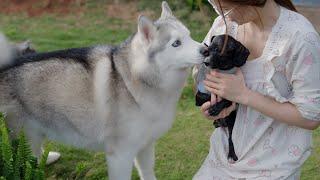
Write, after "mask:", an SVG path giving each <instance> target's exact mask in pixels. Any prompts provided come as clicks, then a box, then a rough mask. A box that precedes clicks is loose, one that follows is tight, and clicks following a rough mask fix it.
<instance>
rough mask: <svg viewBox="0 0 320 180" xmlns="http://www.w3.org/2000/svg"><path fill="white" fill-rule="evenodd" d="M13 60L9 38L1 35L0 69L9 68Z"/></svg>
mask: <svg viewBox="0 0 320 180" xmlns="http://www.w3.org/2000/svg"><path fill="white" fill-rule="evenodd" d="M12 58H13V50H12V46H11V44H10V43H9V42H8V40H7V38H6V37H5V36H4V35H3V34H1V33H0V69H2V68H4V67H6V66H8V65H9V64H10V63H11V61H12Z"/></svg>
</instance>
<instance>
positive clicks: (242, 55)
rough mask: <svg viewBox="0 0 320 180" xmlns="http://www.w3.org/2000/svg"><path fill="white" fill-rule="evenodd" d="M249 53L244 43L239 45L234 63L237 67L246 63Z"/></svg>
mask: <svg viewBox="0 0 320 180" xmlns="http://www.w3.org/2000/svg"><path fill="white" fill-rule="evenodd" d="M249 55H250V52H249V50H248V49H247V48H246V47H244V46H243V45H242V44H240V45H239V47H238V48H237V49H236V50H235V52H234V61H233V65H234V66H236V67H241V66H243V65H244V64H245V63H246V61H247V59H248V57H249Z"/></svg>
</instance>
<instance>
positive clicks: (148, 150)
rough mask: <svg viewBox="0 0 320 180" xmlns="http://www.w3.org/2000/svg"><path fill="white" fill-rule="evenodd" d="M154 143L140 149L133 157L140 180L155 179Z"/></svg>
mask: <svg viewBox="0 0 320 180" xmlns="http://www.w3.org/2000/svg"><path fill="white" fill-rule="evenodd" d="M154 159H155V158H154V143H151V144H149V145H147V146H146V147H144V148H143V149H141V150H140V152H139V153H138V154H137V157H136V159H135V166H136V168H137V169H138V172H139V175H140V178H141V180H156V176H155V173H154Z"/></svg>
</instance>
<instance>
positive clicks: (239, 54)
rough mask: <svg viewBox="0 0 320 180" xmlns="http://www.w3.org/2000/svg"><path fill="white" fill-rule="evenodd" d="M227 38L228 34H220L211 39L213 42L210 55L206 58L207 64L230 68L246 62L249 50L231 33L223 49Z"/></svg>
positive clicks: (221, 68) (214, 66)
mask: <svg viewBox="0 0 320 180" xmlns="http://www.w3.org/2000/svg"><path fill="white" fill-rule="evenodd" d="M225 38H226V35H218V36H214V37H213V38H212V39H211V44H210V46H209V47H208V50H209V56H208V57H207V58H206V60H205V64H206V65H207V66H209V67H211V68H212V69H220V70H229V69H232V68H234V67H240V66H242V65H244V64H245V63H246V60H247V59H248V57H249V54H250V52H249V50H248V49H247V48H246V47H245V46H244V45H242V44H241V43H240V42H239V41H237V40H235V39H234V38H233V37H231V36H229V35H228V36H227V38H228V39H227V44H226V45H225V48H224V51H223V46H224V44H225ZM222 51H223V52H222Z"/></svg>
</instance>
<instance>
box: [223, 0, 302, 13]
mask: <svg viewBox="0 0 320 180" xmlns="http://www.w3.org/2000/svg"><path fill="white" fill-rule="evenodd" d="M225 1H228V2H231V3H235V4H239V5H248V6H258V7H263V6H264V5H265V4H266V2H267V0H225ZM274 1H275V2H276V3H277V4H279V5H280V6H283V7H285V8H287V9H289V10H292V11H297V9H296V7H295V6H294V5H293V3H292V1H291V0H274Z"/></svg>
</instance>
